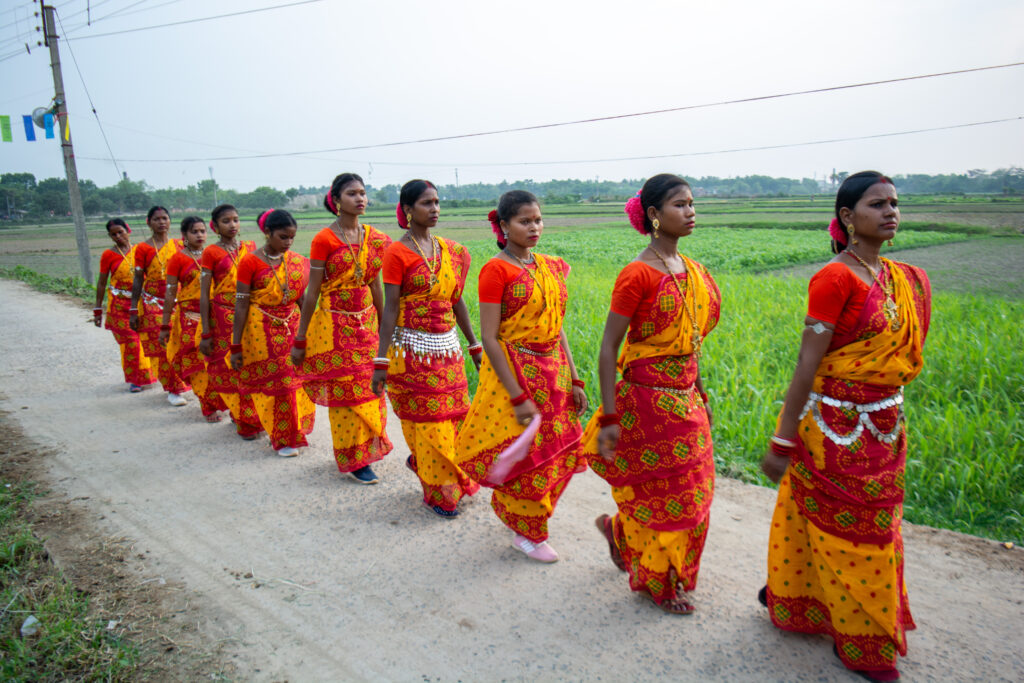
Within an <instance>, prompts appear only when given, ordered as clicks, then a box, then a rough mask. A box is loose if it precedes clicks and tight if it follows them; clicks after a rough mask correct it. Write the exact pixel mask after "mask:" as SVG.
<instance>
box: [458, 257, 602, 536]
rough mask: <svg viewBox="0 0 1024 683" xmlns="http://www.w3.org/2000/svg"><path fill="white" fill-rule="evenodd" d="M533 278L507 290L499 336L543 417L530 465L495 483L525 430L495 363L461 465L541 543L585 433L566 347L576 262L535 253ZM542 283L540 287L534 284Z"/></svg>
mask: <svg viewBox="0 0 1024 683" xmlns="http://www.w3.org/2000/svg"><path fill="white" fill-rule="evenodd" d="M534 256H535V257H536V264H537V265H536V268H535V269H534V271H533V272H534V275H533V277H531V276H530V274H529V273H528V272H526V270H523V271H522V272H520V273H519V275H518V276H517V277H516V279H515V280H513V281H511V282H509V283H507V284H506V285H505V291H504V293H503V294H502V302H501V324H500V326H499V328H498V338H499V341H500V342H501V345H502V349H503V351H504V359H502V360H500V361H498V362H508V364H509V367H511V368H512V370H513V372H514V373H515V376H516V380H517V381H518V382H519V386H521V387H523V388H524V389H525V390H526V393H527V394H528V395H529V396H530V398H531V399H532V400H533V402H534V404H535V405H536V406H537V409H538V410H539V411H540V413H541V416H542V422H541V426H540V429H539V430H538V431H537V435H536V436H535V437H534V440H533V444H532V445H531V446H530V449H529V452H528V454H527V456H526V458H525V459H524V460H522V461H521V462H519V463H518V464H517V465H516V466H515V467H514V468H513V469H512V471H511V472H510V473H509V475H508V477H507V478H506V480H505V483H504V484H502V485H500V486H495V485H494V484H491V483H487V481H486V480H487V475H488V472H489V471H490V470H491V468H492V467H493V465H494V464H495V462H496V460H497V458H498V455H500V454H501V452H502V451H504V450H505V449H506V448H508V447H509V446H510V445H511V444H512V442H513V441H515V439H516V438H518V437H519V435H520V434H522V432H523V430H524V429H525V428H524V427H523V426H522V425H520V424H518V423H517V422H516V419H515V411H514V410H513V408H512V403H511V400H510V397H509V395H508V392H507V391H506V390H505V387H504V386H503V385H502V383H501V380H499V379H498V375H497V373H496V372H495V371H494V365H493V364H492V362H491V360H490V358H488V357H486V356H485V357H484V359H483V362H482V363H481V364H480V381H479V383H478V384H477V390H476V396H474V398H473V403H472V405H471V406H470V408H469V413H468V414H467V415H466V419H465V420H464V421H463V423H462V426H461V427H460V428H459V434H458V438H457V439H456V442H455V462H456V464H457V465H458V466H459V467H461V468H462V469H463V471H465V472H466V473H467V474H468V475H469V476H470V477H472V478H473V479H474V480H475V481H476V482H477V483H479V484H481V485H483V486H489V487H491V488H493V489H494V493H493V495H492V496H491V507H492V508H494V512H495V514H497V516H498V519H500V520H501V521H502V522H503V523H504V524H505V526H507V527H508V528H509V529H512V530H513V531H515V532H516V533H519V534H521V535H523V536H525V537H526V538H528V539H530V540H531V541H533V542H535V543H540V542H541V541H544V540H546V539H547V537H548V519H549V518H550V517H551V515H552V514H554V511H555V506H556V504H557V503H558V498H559V497H560V496H561V495H562V492H563V491H564V490H565V487H566V485H567V484H568V483H569V480H570V479H571V478H572V475H573V474H575V472H576V471H577V469H578V466H579V465H580V464H582V463H581V458H580V450H579V442H580V436H581V433H582V430H581V428H580V423H579V418H578V417H577V416H576V406H575V404H574V402H573V398H572V375H571V373H570V370H569V363H568V361H567V360H566V357H565V351H564V350H563V349H562V346H561V343H560V341H561V338H560V335H561V331H562V323H563V321H564V320H565V309H566V303H567V301H568V299H569V293H568V289H567V288H566V283H565V279H566V276H567V275H568V274H569V265H568V264H567V263H566V262H565V261H563V260H561V259H559V258H554V257H551V256H544V255H543V254H537V253H535V254H534ZM534 278H536V285H537V286H535V284H534Z"/></svg>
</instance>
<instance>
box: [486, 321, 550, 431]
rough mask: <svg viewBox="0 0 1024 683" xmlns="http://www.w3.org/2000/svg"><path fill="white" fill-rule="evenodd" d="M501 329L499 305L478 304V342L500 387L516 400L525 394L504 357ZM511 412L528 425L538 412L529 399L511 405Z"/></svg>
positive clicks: (519, 420)
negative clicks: (499, 331) (499, 336)
mask: <svg viewBox="0 0 1024 683" xmlns="http://www.w3.org/2000/svg"><path fill="white" fill-rule="evenodd" d="M500 328H501V304H489V303H484V302H483V301H481V302H480V341H481V342H482V343H483V345H484V353H486V354H487V358H488V359H489V360H490V361H491V367H492V368H494V374H496V375H497V376H498V380H499V381H500V382H501V385H502V386H503V387H505V391H507V392H508V396H509V398H510V399H513V398H518V397H519V396H521V395H523V394H524V393H526V389H525V388H524V387H522V386H520V384H519V380H518V379H517V378H516V373H515V371H514V370H513V369H512V366H511V365H510V364H509V362H508V358H507V357H506V356H505V347H504V345H503V344H502V343H501V341H500V340H499V339H498V330H499V329H500ZM512 410H513V411H514V412H515V414H516V422H518V423H519V424H529V422H530V420H531V419H532V418H533V416H534V415H536V414H537V413H538V412H540V411H538V410H537V406H536V405H535V404H534V402H533V401H531V400H530V399H526V400H525V401H524V402H523V403H520V404H519V405H513V406H512Z"/></svg>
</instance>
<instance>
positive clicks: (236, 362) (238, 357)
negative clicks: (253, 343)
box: [231, 352, 242, 370]
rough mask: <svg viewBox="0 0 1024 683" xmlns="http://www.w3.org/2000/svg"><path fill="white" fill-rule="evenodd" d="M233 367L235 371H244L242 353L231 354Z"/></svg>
mask: <svg viewBox="0 0 1024 683" xmlns="http://www.w3.org/2000/svg"><path fill="white" fill-rule="evenodd" d="M231 367H232V368H233V369H235V370H241V369H242V353H241V352H238V353H233V354H231Z"/></svg>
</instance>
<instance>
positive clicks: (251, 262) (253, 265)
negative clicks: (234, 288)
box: [235, 254, 263, 287]
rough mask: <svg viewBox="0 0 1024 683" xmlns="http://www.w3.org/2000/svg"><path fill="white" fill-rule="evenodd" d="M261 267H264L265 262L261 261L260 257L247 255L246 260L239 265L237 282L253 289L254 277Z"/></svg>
mask: <svg viewBox="0 0 1024 683" xmlns="http://www.w3.org/2000/svg"><path fill="white" fill-rule="evenodd" d="M261 265H263V261H260V259H259V257H258V256H254V255H252V254H246V255H245V258H243V259H242V260H241V261H240V262H239V264H238V271H237V276H236V277H235V282H237V283H238V284H240V285H248V286H250V287H251V286H252V278H253V275H255V274H256V271H258V270H259V269H260V266H261Z"/></svg>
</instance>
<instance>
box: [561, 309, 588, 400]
mask: <svg viewBox="0 0 1024 683" xmlns="http://www.w3.org/2000/svg"><path fill="white" fill-rule="evenodd" d="M558 344H559V345H560V346H561V347H562V351H564V352H565V361H566V362H567V363H568V364H569V376H570V377H571V378H572V381H573V385H572V400H573V403H574V404H575V405H576V414H577V415H581V414H583V413H585V412H587V408H589V407H590V404H589V403H588V401H587V392H586V391H584V390H583V387H581V386H578V385H577V384H576V382H579V381H580V376H579V373H577V372H576V363H575V362H574V361H573V359H572V351H571V350H570V349H569V338H568V337H566V336H565V327H563V328H562V330H561V332H559V333H558Z"/></svg>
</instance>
